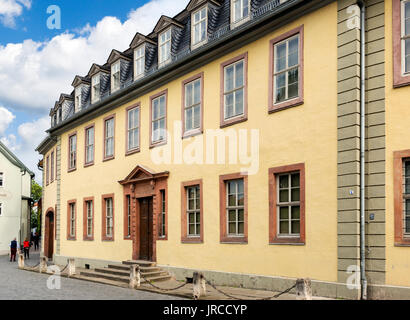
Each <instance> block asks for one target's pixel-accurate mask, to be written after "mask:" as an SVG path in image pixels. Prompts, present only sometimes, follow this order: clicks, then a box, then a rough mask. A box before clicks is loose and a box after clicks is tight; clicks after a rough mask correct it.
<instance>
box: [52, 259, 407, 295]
mask: <svg viewBox="0 0 410 320" xmlns="http://www.w3.org/2000/svg"><path fill="white" fill-rule="evenodd" d="M68 258H74V259H75V264H76V267H79V268H86V267H87V266H88V267H89V268H90V269H95V268H105V267H107V266H108V265H110V264H121V263H122V261H111V260H101V259H89V258H78V257H66V256H61V255H54V259H53V262H54V263H55V264H58V265H66V264H67V261H68ZM158 267H160V268H162V269H164V270H166V271H167V272H169V273H170V274H171V275H172V276H173V277H174V278H176V279H177V280H185V278H186V277H192V275H193V273H194V272H195V271H200V272H202V273H203V274H204V275H205V278H206V279H208V280H209V281H211V282H212V283H213V284H215V285H219V286H230V287H240V288H246V289H256V290H267V291H273V292H281V291H284V290H286V289H288V288H289V287H291V286H292V285H294V284H295V282H296V279H294V278H286V277H272V276H263V275H255V274H244V273H231V272H220V271H209V270H194V269H188V268H183V267H173V266H168V265H158ZM312 294H313V295H314V296H316V297H324V298H331V299H353V300H357V299H360V289H349V288H347V286H346V284H344V283H338V282H327V281H318V280H314V279H312ZM368 299H375V300H410V287H400V286H389V285H369V286H368Z"/></svg>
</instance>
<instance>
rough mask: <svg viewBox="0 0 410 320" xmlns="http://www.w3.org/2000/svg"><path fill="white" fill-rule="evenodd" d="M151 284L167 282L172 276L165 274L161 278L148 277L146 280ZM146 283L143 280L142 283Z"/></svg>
mask: <svg viewBox="0 0 410 320" xmlns="http://www.w3.org/2000/svg"><path fill="white" fill-rule="evenodd" d="M146 279H147V280H148V281H150V282H161V281H167V280H171V276H170V275H169V274H164V275H161V276H156V277H148V278H146ZM144 282H146V281H145V280H144V279H141V283H144Z"/></svg>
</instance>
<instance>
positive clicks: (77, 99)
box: [74, 85, 83, 112]
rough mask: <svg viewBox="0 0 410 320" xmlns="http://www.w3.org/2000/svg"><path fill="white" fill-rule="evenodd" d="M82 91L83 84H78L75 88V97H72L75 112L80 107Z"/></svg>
mask: <svg viewBox="0 0 410 320" xmlns="http://www.w3.org/2000/svg"><path fill="white" fill-rule="evenodd" d="M82 91H83V86H82V85H80V86H78V87H77V88H75V98H74V103H75V112H78V111H80V110H81V107H82V101H81V100H82Z"/></svg>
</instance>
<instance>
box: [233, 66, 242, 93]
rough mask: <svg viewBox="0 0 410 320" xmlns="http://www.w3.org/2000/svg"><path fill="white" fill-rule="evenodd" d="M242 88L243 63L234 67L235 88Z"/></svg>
mask: <svg viewBox="0 0 410 320" xmlns="http://www.w3.org/2000/svg"><path fill="white" fill-rule="evenodd" d="M242 86H243V61H241V62H239V63H237V64H236V65H235V88H239V87H242Z"/></svg>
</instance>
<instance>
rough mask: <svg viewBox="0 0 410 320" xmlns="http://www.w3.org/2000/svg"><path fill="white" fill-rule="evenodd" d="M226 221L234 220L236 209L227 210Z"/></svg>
mask: <svg viewBox="0 0 410 320" xmlns="http://www.w3.org/2000/svg"><path fill="white" fill-rule="evenodd" d="M228 221H229V222H233V221H236V211H235V210H229V215H228Z"/></svg>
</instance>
